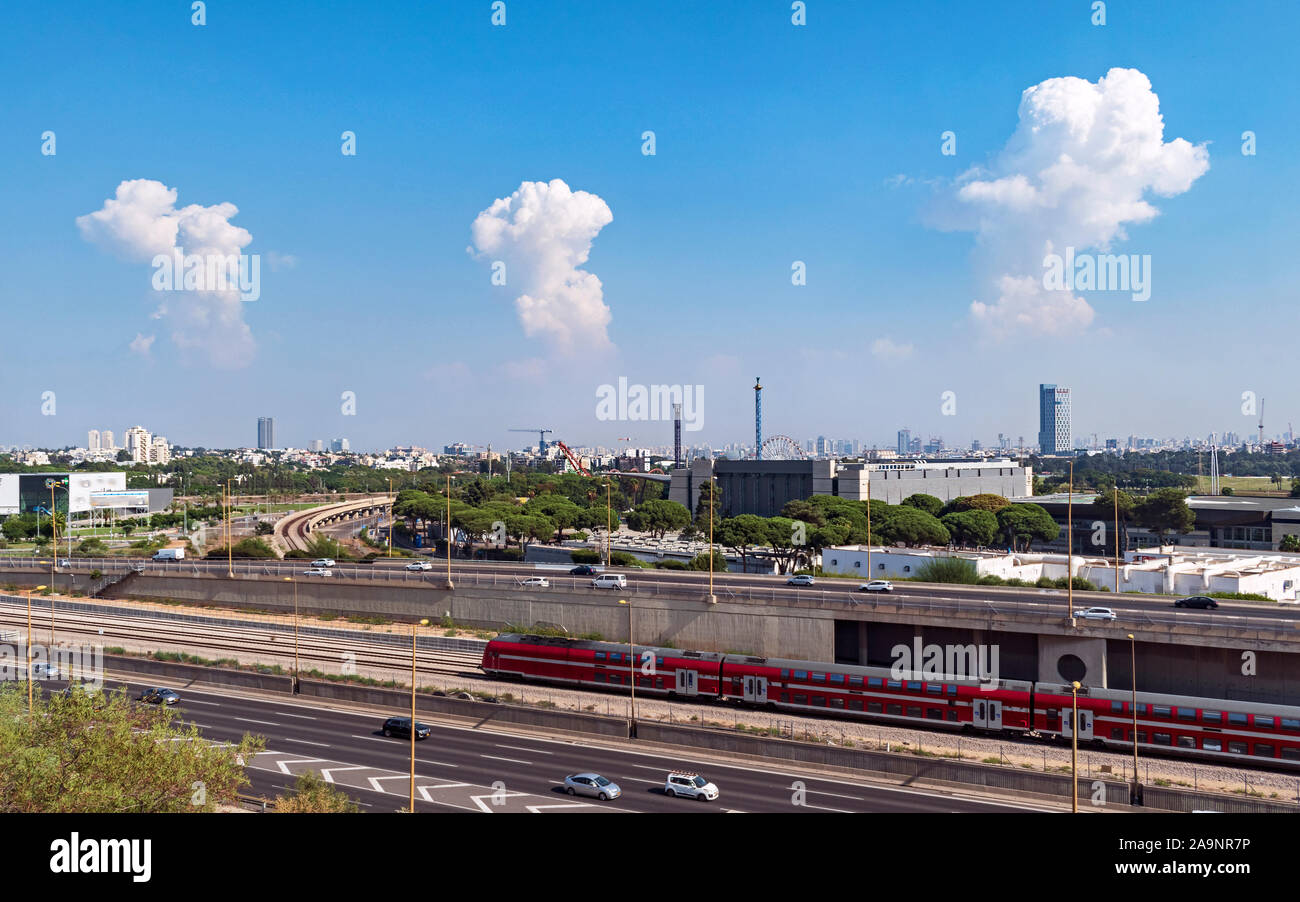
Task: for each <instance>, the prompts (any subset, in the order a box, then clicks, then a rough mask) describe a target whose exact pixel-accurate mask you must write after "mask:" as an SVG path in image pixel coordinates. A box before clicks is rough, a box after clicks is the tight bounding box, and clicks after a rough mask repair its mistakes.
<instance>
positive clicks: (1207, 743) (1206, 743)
mask: <svg viewBox="0 0 1300 902" xmlns="http://www.w3.org/2000/svg"><path fill="white" fill-rule="evenodd" d="M1201 748H1203V749H1205V750H1206V751H1207V752H1221V751H1223V740H1222V739H1212V738H1210V737H1209V736H1207V737H1205V738H1204V739H1202V740H1201Z"/></svg>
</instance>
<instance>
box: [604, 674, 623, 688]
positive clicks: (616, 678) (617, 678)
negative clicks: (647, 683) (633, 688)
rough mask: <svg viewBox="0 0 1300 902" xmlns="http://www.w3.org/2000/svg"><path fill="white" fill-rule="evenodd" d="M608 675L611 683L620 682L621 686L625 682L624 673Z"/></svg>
mask: <svg viewBox="0 0 1300 902" xmlns="http://www.w3.org/2000/svg"><path fill="white" fill-rule="evenodd" d="M607 676H608V677H609V681H610V682H611V683H618V684H619V685H620V686H621V685H622V684H623V674H621V673H611V674H607Z"/></svg>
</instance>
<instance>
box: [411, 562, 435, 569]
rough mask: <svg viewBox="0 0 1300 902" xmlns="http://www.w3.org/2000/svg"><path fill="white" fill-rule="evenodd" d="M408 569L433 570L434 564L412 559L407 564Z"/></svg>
mask: <svg viewBox="0 0 1300 902" xmlns="http://www.w3.org/2000/svg"><path fill="white" fill-rule="evenodd" d="M406 569H407V570H432V569H433V564H431V563H429V562H428V561H412V562H411V563H409V564H407V565H406Z"/></svg>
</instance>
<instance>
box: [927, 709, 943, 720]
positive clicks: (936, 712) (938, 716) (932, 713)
mask: <svg viewBox="0 0 1300 902" xmlns="http://www.w3.org/2000/svg"><path fill="white" fill-rule="evenodd" d="M925 716H926V719H927V720H943V708H926V709H925Z"/></svg>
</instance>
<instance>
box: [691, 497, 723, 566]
mask: <svg viewBox="0 0 1300 902" xmlns="http://www.w3.org/2000/svg"><path fill="white" fill-rule="evenodd" d="M706 509H707V508H706ZM686 569H687V570H703V571H706V572H707V571H708V569H709V556H708V554H697V555H695V557H693V558H691V559H690V561H688V562H687V564H686ZM713 572H714V573H726V572H727V556H726V555H724V554H723V553H722V552H721V551H719V550H718V549H716V548H715V549H713Z"/></svg>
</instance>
